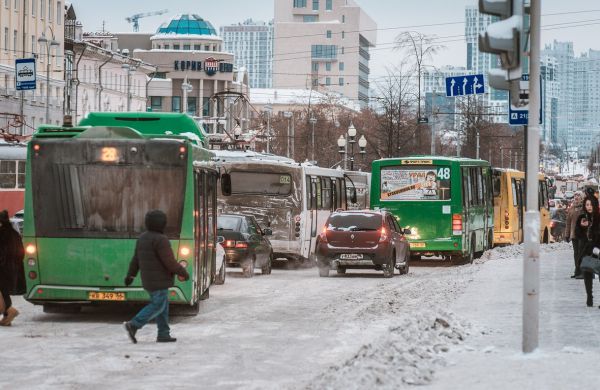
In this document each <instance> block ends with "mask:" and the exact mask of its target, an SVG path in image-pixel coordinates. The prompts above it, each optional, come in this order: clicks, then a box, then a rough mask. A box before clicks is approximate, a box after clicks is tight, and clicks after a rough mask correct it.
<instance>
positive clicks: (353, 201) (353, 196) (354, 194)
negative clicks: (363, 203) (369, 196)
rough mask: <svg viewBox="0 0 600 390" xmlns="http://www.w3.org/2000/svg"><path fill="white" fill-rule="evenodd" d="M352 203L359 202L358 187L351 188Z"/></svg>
mask: <svg viewBox="0 0 600 390" xmlns="http://www.w3.org/2000/svg"><path fill="white" fill-rule="evenodd" d="M350 203H358V201H357V199H356V188H350Z"/></svg>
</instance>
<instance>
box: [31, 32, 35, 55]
mask: <svg viewBox="0 0 600 390" xmlns="http://www.w3.org/2000/svg"><path fill="white" fill-rule="evenodd" d="M35 49H36V39H35V35H32V36H31V54H35Z"/></svg>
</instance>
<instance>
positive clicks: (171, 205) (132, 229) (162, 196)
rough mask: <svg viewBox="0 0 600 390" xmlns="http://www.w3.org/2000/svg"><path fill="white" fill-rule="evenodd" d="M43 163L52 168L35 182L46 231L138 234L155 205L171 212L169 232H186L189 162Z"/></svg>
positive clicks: (38, 214)
mask: <svg viewBox="0 0 600 390" xmlns="http://www.w3.org/2000/svg"><path fill="white" fill-rule="evenodd" d="M39 168H40V170H41V169H43V168H47V170H45V172H46V173H44V174H43V175H42V174H38V175H37V178H38V179H37V180H35V181H34V182H33V202H34V213H35V227H36V231H37V235H38V236H40V237H78V238H136V237H137V236H138V235H139V234H140V233H142V232H143V231H145V230H146V229H145V224H144V218H145V215H146V213H147V212H148V211H150V210H153V209H160V210H162V211H163V212H165V213H166V214H167V226H166V229H165V232H164V233H165V234H166V235H167V236H168V237H169V238H178V237H179V235H180V232H181V217H182V210H183V196H184V193H185V188H184V185H185V168H184V167H169V166H166V167H163V166H160V165H158V166H157V165H156V164H155V165H152V166H145V165H129V166H118V165H101V164H90V165H81V164H68V163H67V164H42V166H40V167H39ZM40 173H41V172H40Z"/></svg>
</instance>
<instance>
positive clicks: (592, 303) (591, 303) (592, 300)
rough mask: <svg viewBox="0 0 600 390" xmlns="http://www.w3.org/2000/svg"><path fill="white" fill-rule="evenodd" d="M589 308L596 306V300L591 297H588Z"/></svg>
mask: <svg viewBox="0 0 600 390" xmlns="http://www.w3.org/2000/svg"><path fill="white" fill-rule="evenodd" d="M587 306H588V307H592V306H594V298H593V297H592V296H591V295H588V297H587Z"/></svg>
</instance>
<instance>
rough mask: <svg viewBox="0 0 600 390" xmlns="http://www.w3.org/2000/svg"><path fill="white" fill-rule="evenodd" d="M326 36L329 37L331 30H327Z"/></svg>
mask: <svg viewBox="0 0 600 390" xmlns="http://www.w3.org/2000/svg"><path fill="white" fill-rule="evenodd" d="M327 38H331V30H327Z"/></svg>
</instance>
